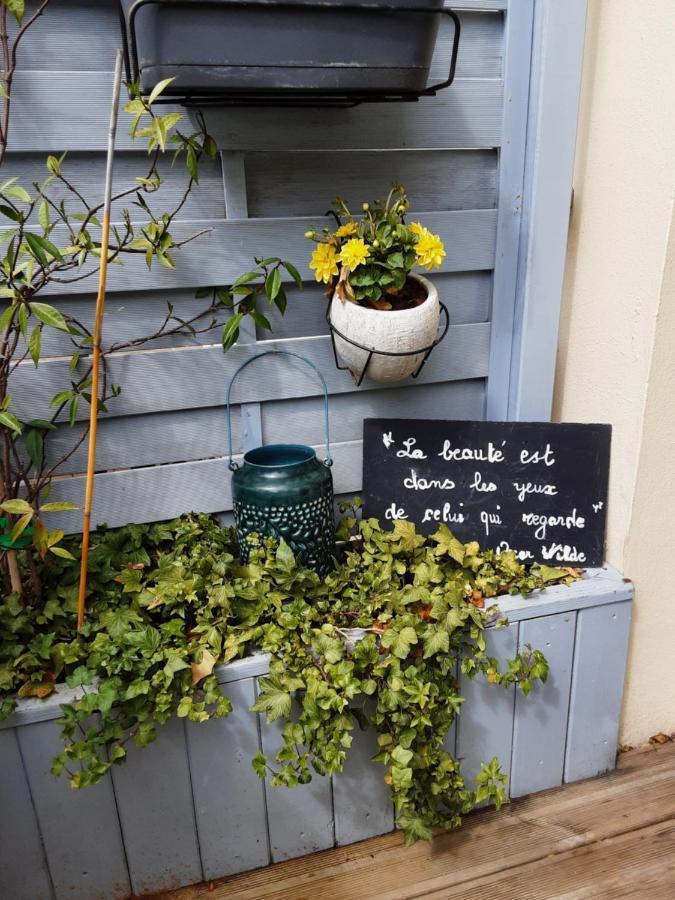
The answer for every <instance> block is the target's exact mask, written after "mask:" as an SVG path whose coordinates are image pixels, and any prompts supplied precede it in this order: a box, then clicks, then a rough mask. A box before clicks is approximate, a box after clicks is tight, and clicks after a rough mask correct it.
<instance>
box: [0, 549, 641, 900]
mask: <svg viewBox="0 0 675 900" xmlns="http://www.w3.org/2000/svg"><path fill="white" fill-rule="evenodd" d="M632 595H633V591H632V587H631V585H630V583H628V582H626V581H624V579H622V578H621V576H620V575H619V573H617V572H616V571H615V570H612V569H610V568H608V567H605V568H604V569H597V570H591V571H589V572H588V573H587V575H586V576H585V577H584V579H583V580H582V581H581V582H579V583H577V584H575V585H573V586H572V587H569V588H566V587H554V588H550V589H549V590H547V591H545V592H544V593H542V594H536V595H534V596H531V597H530V598H529V599H527V598H524V597H521V596H516V597H510V598H508V599H506V600H504V601H503V602H502V604H501V606H502V608H503V610H504V611H505V612H506V614H507V615H508V617H509V620H510V623H511V624H510V625H509V627H508V628H504V629H496V630H495V629H490V631H489V633H488V637H489V643H490V644H491V650H492V652H493V653H494V654H495V655H498V656H504V655H512V654H513V653H515V652H516V649H517V648H518V647H519V646H520V647H522V646H523V645H525V644H527V643H531V644H532V645H534V646H535V647H538V648H540V649H541V650H543V651H544V653H545V654H546V656H547V657H548V659H549V662H550V665H551V674H550V677H549V680H548V682H547V683H546V684H545V685H537V686H536V687H535V688H534V690H533V691H532V693H531V694H530V696H529V697H523V696H522V695H521V694H517V695H516V693H515V691H514V690H513V689H509V690H507V691H505V690H503V689H501V688H497V687H491V686H488V685H485V684H484V683H481V682H480V681H476V682H475V683H472V682H467V683H466V684H464V685H463V694H464V696H465V697H466V703H465V704H464V706H463V711H462V715H461V718H460V720H459V722H458V725H457V728H456V730H455V731H453V733H451V734H449V735H448V738H447V740H448V746H449V748H452V749H455V748H456V751H457V753H458V754H459V756H460V757H462V758H463V771H464V773H465V775H467V776H469V777H472V776H473V774H474V773H475V772H476V770H477V768H478V765H479V763H480V762H481V760H489V759H490V758H491V757H492V756H497V757H499V759H500V761H501V763H502V767H503V769H504V771H506V772H510V775H511V780H510V794H511V796H512V797H519V796H521V795H523V794H528V793H532V792H534V791H540V790H543V789H544V788H549V787H553V786H556V785H559V784H562V783H563V782H568V781H577V780H579V779H581V778H586V777H589V776H592V775H597V774H599V773H601V772H605V771H607V770H609V769H612V768H614V762H615V755H616V745H617V736H618V727H619V714H620V710H621V697H622V690H623V679H624V671H625V662H626V650H627V644H628V630H629V623H630V614H631V600H632ZM266 671H267V657H266V656H265V655H263V654H259V655H256V656H252V657H250V658H247V659H244V660H241V661H239V662H236V663H233V664H231V665H229V666H223V667H221V668H220V670H219V676H220V681H221V683H222V686H223V690H224V691H225V692H226V693H227V694H228V695H229V696H230V698H231V699H232V702H233V706H234V711H233V713H232V714H231V716H230V717H229V718H228V719H225V720H216V721H212V722H207V723H205V724H203V725H194V724H192V723H186V722H185V721H183V720H179V719H173V720H172V721H171V722H170V723H169V724H168V725H167V726H165V727H164V728H162V729H161V730H160V732H159V738H158V740H157V741H156V743H154V744H152V745H151V746H149V747H148V748H146V749H144V750H141V751H136V750H135V749H133V750H132V751H131V752H130V759H129V762H128V763H127V764H126V765H125V766H123V767H120V768H116V769H115V770H114V772H113V774H112V777H108V778H106V779H105V780H104V781H103V782H102V783H101V784H99V785H97V786H96V787H93V788H86V789H84V790H82V791H73V790H72V789H71V788H70V787H69V786H68V783H67V781H66V779H64V778H55V777H54V776H52V775H50V773H49V767H50V762H51V759H52V757H53V756H54V755H55V753H56V752H57V751H58V750H59V747H60V738H59V727H58V725H57V722H56V719H57V718H58V716H59V707H58V704H59V702H64V700H65V699H66V695H68V694H72V692H69V691H67V690H64V691H62V692H61V693H60V695H58V696H53V697H51V698H49V699H48V700H46V701H35V700H31V701H24V702H22V704H21V707H20V709H18V710H17V712H16V713H15V714H14V716H13V717H12V718H11V719H8V720H7V721H5V722H3V723H0V773H1V774H0V895H2V896H3V897H6V898H8V900H9V898H11V900H42V898H54V897H55V898H70V900H77V898H82V900H92V898H95V897H102V898H114V897H120V898H121V897H126V896H127V895H129V894H130V893H137V894H140V893H144V892H149V891H159V890H162V889H169V888H174V887H178V886H180V885H185V884H190V883H193V882H199V881H201V880H202V879H207V880H208V879H212V878H218V877H220V876H223V875H229V874H232V873H235V872H241V871H244V870H246V869H253V868H256V867H259V866H266V865H268V864H269V863H270V862H278V861H279V860H284V859H289V858H290V857H294V856H301V855H303V854H307V853H312V852H313V851H315V850H322V849H325V848H328V847H333V846H335V845H336V844H337V845H340V844H349V843H352V842H354V841H360V840H363V839H364V838H368V837H372V836H374V835H378V834H383V833H385V832H388V831H390V830H392V828H393V822H394V818H393V813H392V808H391V804H390V802H389V791H388V788H387V787H386V785H385V784H384V782H383V780H382V776H383V774H384V769H383V767H381V766H379V765H377V764H375V763H371V762H369V757H370V756H371V755H372V754H373V753H374V752H375V736H374V734H372V733H368V732H366V733H358V732H357V733H356V735H355V740H354V745H353V747H352V751H351V753H350V755H349V756H348V762H347V766H346V769H345V772H344V774H342V775H340V776H338V777H335V778H333V779H328V778H321V777H319V776H315V778H314V780H313V781H312V783H311V784H309V785H305V786H302V787H298V788H293V789H287V788H271V787H269V786H268V785H267V784H263V783H262V782H261V781H260V779H259V778H258V776H257V775H255V773H254V772H253V769H252V768H251V763H250V760H251V758H252V757H253V755H254V754H255V753H256V752H257V751H258V749H259V748H261V747H262V749H263V751H264V752H266V753H269V754H272V753H274V751H275V748H276V747H277V746H278V744H279V740H280V737H279V732H280V728H278V727H276V723H275V725H274V726H268V725H267V724H266V723H265V722H264V721H262V720H261V719H260V718H259V717H258V716H257V715H256V714H254V713H251V712H250V711H249V707H250V706H251V704H252V703H253V702H254V697H255V692H256V678H257V676H259V675H263V674H265V673H266Z"/></svg>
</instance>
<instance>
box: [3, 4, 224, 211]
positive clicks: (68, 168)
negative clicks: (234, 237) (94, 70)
mask: <svg viewBox="0 0 675 900" xmlns="http://www.w3.org/2000/svg"><path fill="white" fill-rule="evenodd" d="M55 8H56V7H55ZM49 15H50V14H45V22H46V21H47V19H48V18H49ZM171 162H172V160H171V157H170V156H169V155H168V154H167V156H166V157H163V158H161V159H160V162H159V171H160V173H161V175H162V178H163V179H164V183H163V185H162V187H161V188H160V189H159V191H156V192H153V193H147V194H144V195H143V197H144V199H145V201H146V202H147V204H148V206H149V207H150V209H151V210H152V211H153V212H154V213H155V215H160V214H162V213H164V212H168V211H170V210H172V209H174V208H175V207H177V205H178V203H179V202H180V200H181V199H182V196H183V192H184V191H185V188H186V187H187V183H188V179H189V177H190V176H189V173H188V171H187V169H186V167H185V164H184V163H183V162H181V163H179V162H176V164H175V165H172V164H171ZM148 167H149V162H148V155H147V153H146V152H145V150H144V149H142V148H141V147H140V146H139V147H138V148H137V149H136V151H123V152H121V153H118V154H117V155H116V156H115V170H114V182H113V196H114V195H116V194H118V193H121V192H122V191H126V190H129V189H130V188H134V187H135V188H138V187H140V185H138V184H137V182H136V178H138V177H145V176H146V175H147V173H148ZM62 169H63V174H64V175H65V176H66V177H67V178H68V180H69V181H70V182H71V183H72V184H73V185H74V186H75V187H76V188H77V190H78V191H79V192H80V193H81V194H82V195H83V196H84V198H85V200H87V202H88V204H90V205H91V206H97V205H98V204H99V203H101V202H102V200H103V183H104V177H105V154H104V153H97V152H74V153H69V154H68V156H67V157H66V159H65V161H64V162H63V165H62ZM48 174H49V172H48V171H47V166H46V157H45V154H44V153H34V152H25V153H21V154H16V153H15V154H10V155H8V156H7V158H6V160H5V161H4V162H3V164H2V177H3V180H4V179H7V178H14V177H17V178H19V179H20V182H21V184H23V186H24V187H25V188H26V190H27V191H28V192H29V193H31V194H32V193H34V192H33V190H32V184H33V182H34V181H38V182H42V181H44V179H45V178H46V177H47V175H48ZM48 194H49V196H50V198H51V199H52V200H54V201H55V202H60V201H61V200H62V199H64V200H66V201H67V204H66V209H67V210H68V211H69V212H72V213H81V212H83V211H84V206H83V205H82V203H80V202H79V201H77V200H74V199H73V196H72V194H71V193H70V192H68V191H67V190H66V189H65V188H63V187H62V186H61V184H60V182H58V181H52V183H51V185H50V186H49V188H48ZM133 200H134V196H133V195H132V196H130V197H126V198H125V199H122V200H118V201H116V202H115V203H113V207H112V209H113V212H112V217H113V219H118V218H119V216H120V212H121V210H122V209H124V208H125V207H126V208H127V209H129V211H130V213H131V217H132V219H133V220H135V221H142V222H145V221H147V215H146V214H144V213H143V212H142V210H140V209H138V207H135V206H134V205H133V203H132V201H133ZM224 215H225V204H224V202H223V185H222V178H221V170H220V160H219V159H217V158H216V159H207V158H204V159H203V160H202V163H201V165H200V169H199V184H198V185H197V186H195V188H194V189H193V190H192V191H191V192H190V195H189V196H188V198H187V201H186V203H185V206H183V208H182V209H181V218H182V219H222V218H223V217H224ZM51 218H52V220H54V219H55V218H56V216H55V214H54V213H53V212H52V216H51ZM36 221H37V219H36Z"/></svg>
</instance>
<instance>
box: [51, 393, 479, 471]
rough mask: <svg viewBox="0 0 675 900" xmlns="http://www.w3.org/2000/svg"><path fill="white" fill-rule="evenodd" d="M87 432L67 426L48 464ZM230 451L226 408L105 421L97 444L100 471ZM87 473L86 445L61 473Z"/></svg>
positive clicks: (237, 440)
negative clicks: (227, 449)
mask: <svg viewBox="0 0 675 900" xmlns="http://www.w3.org/2000/svg"><path fill="white" fill-rule="evenodd" d="M462 383H463V382H460V384H462ZM238 411H239V407H236V406H235V407H233V415H232V434H233V437H232V446H233V448H234V452H235V453H240V452H241V451H242V429H241V425H240V419H239V416H238ZM86 427H87V426H86V423H84V422H81V423H78V424H77V425H75V426H74V427H73V428H70V427H69V426H68V425H63V426H61V427H60V428H59V429H58V430H57V431H55V432H52V433H51V434H50V435H49V436H48V438H47V441H46V444H45V447H46V458H47V460H48V462H52V463H53V462H56V461H57V460H59V459H60V458H62V456H63V454H65V453H67V452H68V451H69V450H71V449H72V448H73V447H74V446H75V444H76V443H77V441H78V440H79V439H80V438H81V436H82V434H83V433H84V431H85V428H86ZM226 448H227V427H226V422H225V411H224V409H223V408H221V407H213V408H211V409H193V410H185V411H182V412H163V413H148V414H146V415H143V416H123V417H122V418H119V419H102V420H101V422H100V423H99V426H98V440H97V443H96V471H97V472H105V471H109V470H111V469H130V468H134V467H136V466H157V465H162V464H164V463H173V462H189V461H191V460H199V459H208V458H210V457H221V456H223V454H224V453H225V452H226ZM86 468H87V445H86V441H85V442H83V443H81V444H80V445H79V447H78V448H77V450H76V451H75V452H74V453H73V455H72V456H71V457H70V459H68V461H67V462H66V463H65V464H64V465H63V466H62V467H61V468H60V469H59V472H60V474H62V475H63V474H76V473H81V472H85V471H86Z"/></svg>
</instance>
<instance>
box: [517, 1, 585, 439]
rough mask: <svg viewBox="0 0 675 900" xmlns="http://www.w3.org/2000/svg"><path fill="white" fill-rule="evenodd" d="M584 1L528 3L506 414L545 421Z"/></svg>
mask: <svg viewBox="0 0 675 900" xmlns="http://www.w3.org/2000/svg"><path fill="white" fill-rule="evenodd" d="M586 9H587V0H567V2H566V3H564V4H561V3H557V2H556V0H540V2H538V3H537V4H536V7H535V27H534V47H533V64H532V68H533V73H534V75H533V78H532V87H531V93H530V96H531V103H530V111H529V116H528V124H527V169H526V172H525V191H526V196H527V197H528V199H529V202H528V203H527V206H526V208H525V215H524V219H523V226H522V244H521V271H522V278H521V279H520V281H519V284H518V295H517V297H516V314H515V329H514V332H513V335H512V338H511V340H512V343H513V358H512V362H511V378H510V394H509V408H508V415H507V418H509V419H519V420H521V421H524V422H536V421H541V420H548V419H549V418H550V415H551V404H552V402H553V382H554V378H555V366H556V354H557V348H558V325H559V321H560V298H561V294H562V286H563V278H564V274H565V260H566V250H567V233H568V226H569V216H570V206H571V191H572V177H573V173H574V156H575V149H576V129H577V119H578V113H579V96H580V90H581V72H582V63H583V55H584V34H585V28H586Z"/></svg>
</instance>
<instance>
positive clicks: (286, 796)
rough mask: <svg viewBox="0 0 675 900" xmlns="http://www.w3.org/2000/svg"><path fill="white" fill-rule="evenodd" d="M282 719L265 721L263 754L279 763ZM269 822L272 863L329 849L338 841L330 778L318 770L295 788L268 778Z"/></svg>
mask: <svg viewBox="0 0 675 900" xmlns="http://www.w3.org/2000/svg"><path fill="white" fill-rule="evenodd" d="M281 728H282V726H281V725H280V724H279V722H273V723H271V724H267V722H265V721H263V722H262V727H261V737H262V749H263V753H264V754H265V755H266V756H267V757H268V758H269V760H270V764H271V765H273V766H275V765H277V763H275V762H274V755H275V753H277V752H278V751H279V750H280V749H281V746H282V739H281ZM265 796H266V798H267V825H268V829H269V838H270V852H271V856H272V862H281V861H282V860H284V859H293V858H295V857H296V856H304V855H305V854H306V853H314V852H316V851H317V850H327V849H328V848H329V847H333V846H334V844H335V833H334V827H333V796H332V785H331V780H330V778H323V777H321V776H320V775H317V774H316V773H314V776H313V778H312V780H311V782H310V783H309V784H301V785H298V787H294V788H285V787H272V786H271V785H270V782H269V778H266V779H265Z"/></svg>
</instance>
